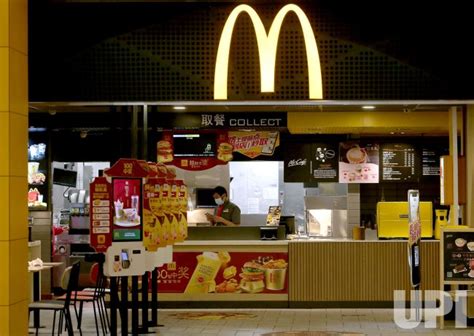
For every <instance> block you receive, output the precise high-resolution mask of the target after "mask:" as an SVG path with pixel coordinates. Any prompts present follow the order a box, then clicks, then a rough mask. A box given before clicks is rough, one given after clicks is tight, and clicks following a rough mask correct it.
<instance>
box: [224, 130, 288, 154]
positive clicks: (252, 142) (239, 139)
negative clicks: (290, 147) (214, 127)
mask: <svg viewBox="0 0 474 336" xmlns="http://www.w3.org/2000/svg"><path fill="white" fill-rule="evenodd" d="M229 143H230V144H231V145H232V146H233V148H234V149H233V151H234V152H238V153H241V154H243V155H245V156H247V157H249V158H251V159H255V158H256V157H258V156H260V155H273V153H274V152H275V148H276V147H278V146H279V145H280V137H279V132H264V131H258V132H238V131H237V132H229Z"/></svg>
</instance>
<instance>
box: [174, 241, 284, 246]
mask: <svg viewBox="0 0 474 336" xmlns="http://www.w3.org/2000/svg"><path fill="white" fill-rule="evenodd" d="M288 242H289V241H288V240H186V241H184V242H182V243H176V244H175V246H202V245H211V246H212V245H229V246H236V245H239V246H249V245H251V246H255V245H260V246H262V245H264V246H275V245H288Z"/></svg>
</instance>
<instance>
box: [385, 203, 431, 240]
mask: <svg viewBox="0 0 474 336" xmlns="http://www.w3.org/2000/svg"><path fill="white" fill-rule="evenodd" d="M432 209H433V204H432V203H431V202H420V220H421V237H422V238H431V237H433V210H432ZM377 227H378V237H379V238H408V233H409V229H408V202H378V203H377Z"/></svg>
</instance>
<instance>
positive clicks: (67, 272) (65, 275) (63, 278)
mask: <svg viewBox="0 0 474 336" xmlns="http://www.w3.org/2000/svg"><path fill="white" fill-rule="evenodd" d="M71 270H72V266H68V267H66V268H65V269H64V272H63V274H62V275H61V288H62V289H64V290H67V284H68V282H69V277H70V276H71Z"/></svg>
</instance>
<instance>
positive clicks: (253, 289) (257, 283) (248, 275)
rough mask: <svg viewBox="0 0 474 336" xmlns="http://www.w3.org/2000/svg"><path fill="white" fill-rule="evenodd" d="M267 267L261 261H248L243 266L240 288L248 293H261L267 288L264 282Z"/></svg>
mask: <svg viewBox="0 0 474 336" xmlns="http://www.w3.org/2000/svg"><path fill="white" fill-rule="evenodd" d="M264 272H265V269H264V268H263V266H262V265H261V264H259V263H256V262H254V261H247V262H246V263H245V264H244V265H243V266H242V273H240V277H241V278H242V280H241V281H240V288H241V289H242V290H243V291H244V292H247V293H259V292H261V291H263V289H264V288H265V284H264V282H263V279H264Z"/></svg>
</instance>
